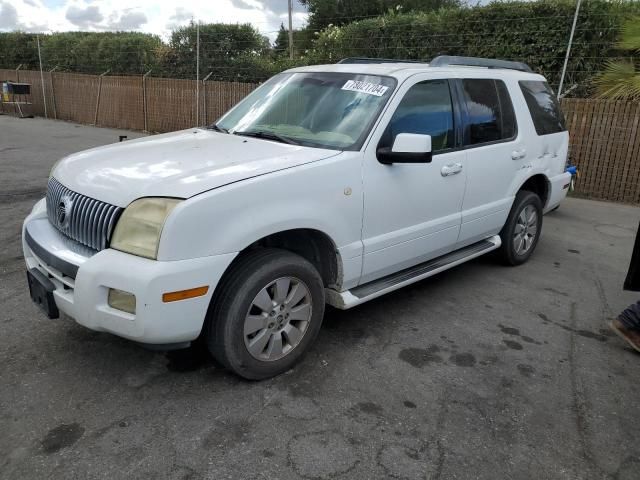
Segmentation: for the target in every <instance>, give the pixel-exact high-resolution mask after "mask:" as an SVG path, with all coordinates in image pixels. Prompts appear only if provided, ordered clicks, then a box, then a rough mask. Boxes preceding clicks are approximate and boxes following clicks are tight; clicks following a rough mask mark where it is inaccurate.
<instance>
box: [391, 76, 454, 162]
mask: <svg viewBox="0 0 640 480" xmlns="http://www.w3.org/2000/svg"><path fill="white" fill-rule="evenodd" d="M399 133H418V134H422V135H431V148H432V151H433V152H434V153H435V152H438V151H440V150H446V149H449V148H453V144H454V134H453V106H452V104H451V93H450V91H449V82H448V81H447V80H428V81H426V82H420V83H416V84H415V85H414V86H413V87H411V88H410V89H409V91H408V92H407V93H406V94H405V96H404V98H403V99H402V101H401V102H400V105H398V108H397V109H396V111H395V113H394V114H393V118H392V119H391V121H390V122H389V126H388V127H387V130H386V132H385V135H384V137H383V140H382V142H381V143H382V144H383V145H384V146H389V147H390V146H392V145H393V142H394V141H395V139H396V135H398V134H399Z"/></svg>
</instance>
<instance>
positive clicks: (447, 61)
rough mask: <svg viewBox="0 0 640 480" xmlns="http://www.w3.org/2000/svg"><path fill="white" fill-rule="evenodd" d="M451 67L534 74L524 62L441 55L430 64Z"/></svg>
mask: <svg viewBox="0 0 640 480" xmlns="http://www.w3.org/2000/svg"><path fill="white" fill-rule="evenodd" d="M450 65H464V66H468V67H485V68H506V69H509V70H519V71H521V72H531V73H532V72H533V70H531V67H529V65H527V64H526V63H523V62H510V61H508V60H494V59H491V58H478V57H456V56H449V55H440V56H439V57H436V58H434V59H433V60H431V61H430V62H429V66H430V67H448V66H450Z"/></svg>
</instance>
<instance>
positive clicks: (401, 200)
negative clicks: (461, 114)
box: [361, 75, 466, 283]
mask: <svg viewBox="0 0 640 480" xmlns="http://www.w3.org/2000/svg"><path fill="white" fill-rule="evenodd" d="M420 77H421V76H420V75H417V76H415V77H412V78H411V79H409V80H408V81H406V82H405V84H403V85H402V86H401V87H400V90H399V91H398V93H397V95H396V96H395V97H394V99H393V100H392V103H391V105H389V108H388V109H387V111H386V112H385V114H384V115H383V118H382V119H381V122H380V124H379V125H378V128H377V130H376V133H375V134H374V135H373V137H372V140H371V142H370V143H369V144H368V146H367V148H366V150H365V157H364V165H363V183H364V185H363V187H364V216H363V226H362V227H363V228H362V236H363V243H364V261H363V271H362V278H361V283H366V282H368V281H371V280H375V279H377V278H380V277H383V276H385V275H388V274H390V273H394V272H396V271H398V270H401V269H403V268H407V267H410V266H413V265H416V264H418V263H421V262H423V261H426V260H429V259H431V258H434V257H437V256H439V255H443V254H445V253H448V252H449V251H451V250H452V249H453V247H454V246H455V244H456V241H457V239H458V234H459V231H460V223H461V213H460V212H461V208H462V200H463V196H464V189H465V179H466V170H465V152H464V151H463V150H459V149H458V148H457V147H458V140H459V139H458V138H457V137H458V135H457V134H456V128H455V125H456V124H457V117H458V112H457V110H456V109H454V102H453V101H452V91H451V85H452V83H451V82H450V81H449V80H447V79H446V78H443V79H438V80H433V79H431V80H426V79H424V78H423V79H422V80H421V78H420ZM430 78H433V77H430ZM399 133H418V134H426V135H431V138H432V151H433V156H432V160H431V162H430V163H413V164H410V163H406V164H403V163H394V164H392V165H384V164H382V163H380V162H379V161H378V159H377V157H376V150H377V148H378V147H391V146H392V145H393V142H394V140H395V137H396V135H398V134H399Z"/></svg>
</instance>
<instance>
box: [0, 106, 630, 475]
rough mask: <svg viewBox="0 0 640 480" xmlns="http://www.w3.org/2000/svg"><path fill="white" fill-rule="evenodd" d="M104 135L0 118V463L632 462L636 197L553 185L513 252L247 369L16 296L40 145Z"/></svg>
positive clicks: (358, 315) (303, 471)
mask: <svg viewBox="0 0 640 480" xmlns="http://www.w3.org/2000/svg"><path fill="white" fill-rule="evenodd" d="M119 134H125V135H129V136H130V138H132V137H134V136H137V135H139V134H135V133H132V132H124V133H123V132H119V131H115V130H108V129H99V128H92V127H86V126H78V125H73V124H69V123H64V122H55V121H47V120H43V119H22V120H20V119H15V118H9V117H0V165H1V167H2V174H1V175H0V225H2V229H1V230H0V332H1V338H2V342H0V432H1V433H0V477H1V478H6V479H23V478H64V479H73V478H78V479H97V478H108V479H113V478H166V479H187V478H192V479H193V478H210V479H216V480H217V479H224V478H233V479H297V478H305V479H328V478H339V479H361V478H362V479H373V478H409V479H414V478H416V479H417V478H423V479H424V478H431V479H437V478H440V479H470V478H478V479H491V480H495V479H506V478H512V479H528V478H531V479H541V478H543V479H602V478H612V479H618V480H624V479H637V478H640V442H639V441H638V439H639V435H638V433H637V430H636V428H637V425H638V418H639V416H640V406H639V404H638V401H637V399H638V396H639V394H640V383H638V381H637V379H638V367H639V366H640V356H639V355H637V354H635V353H634V352H633V351H631V350H630V349H629V348H627V347H626V346H625V345H624V344H623V343H622V342H621V341H620V340H619V339H618V338H617V337H614V336H612V334H611V333H610V332H609V330H608V329H607V327H606V322H607V320H608V319H610V318H612V317H614V316H615V315H617V313H618V312H619V311H621V310H622V309H623V308H625V307H626V306H627V305H628V304H630V303H632V302H634V301H635V300H636V299H637V296H636V295H634V294H632V293H629V292H623V291H622V283H623V280H624V276H625V273H626V269H627V266H628V262H629V258H630V254H631V249H632V244H633V240H634V236H635V229H636V228H637V226H638V220H639V219H640V209H638V208H636V207H630V206H623V205H617V204H612V203H601V202H593V201H587V200H578V199H569V200H567V201H566V202H565V203H563V205H562V206H561V208H560V210H558V211H556V212H554V213H552V214H549V215H547V216H546V217H545V220H544V228H543V230H544V233H543V237H542V239H541V241H540V243H539V245H538V249H537V251H536V253H535V255H534V257H533V258H532V259H531V261H530V262H529V263H527V264H526V265H523V266H521V267H517V268H507V267H502V266H499V265H497V264H496V263H495V262H494V261H493V260H492V259H491V258H480V259H478V260H475V261H473V262H471V263H468V264H465V265H462V266H460V267H457V268H455V269H453V270H451V271H448V272H445V273H443V274H441V275H439V276H437V277H435V278H432V279H429V280H426V281H423V282H420V283H418V284H415V285H413V286H411V287H408V288H405V289H403V290H401V291H398V292H395V293H393V294H390V295H387V296H385V297H383V298H380V299H378V300H375V301H372V302H370V303H368V304H365V305H363V306H361V307H358V308H355V309H353V310H351V311H347V312H340V311H335V310H330V311H329V312H328V314H327V318H326V320H325V324H324V326H323V328H322V331H321V333H320V336H319V339H318V342H317V343H316V345H315V347H314V348H313V349H312V351H311V352H310V354H309V355H308V356H307V357H306V358H305V360H304V361H303V362H302V363H301V364H300V365H299V366H298V367H296V368H295V369H294V370H293V371H291V372H289V373H288V374H286V375H282V376H280V377H278V378H275V379H272V380H268V381H264V382H247V381H243V380H241V379H239V378H237V377H235V376H233V375H231V374H229V373H227V372H225V371H224V370H222V369H220V368H217V367H216V366H215V365H214V364H213V362H212V361H211V359H209V358H208V357H207V356H206V355H203V354H202V353H200V352H198V351H197V350H194V349H191V350H186V351H181V352H173V353H170V354H166V353H153V352H149V351H146V350H143V349H141V348H139V347H137V346H135V345H133V344H131V343H129V342H127V341H125V340H122V339H119V338H116V337H114V336H110V335H108V334H103V333H95V332H92V331H90V330H87V329H85V328H83V327H81V326H79V325H77V324H76V323H75V322H73V320H71V319H68V318H61V319H58V320H54V321H51V320H47V319H45V318H44V316H43V315H42V314H40V312H39V310H38V309H37V308H36V307H35V306H34V305H33V304H32V303H31V301H30V299H29V296H28V291H27V286H26V280H25V273H24V270H25V267H24V263H23V260H22V252H21V246H20V225H21V222H22V219H23V218H24V217H25V216H26V214H27V213H28V211H29V209H30V208H31V206H32V205H33V204H34V203H35V201H36V200H37V199H38V198H40V197H41V196H42V195H43V192H44V187H45V184H46V178H47V175H48V173H49V170H50V168H51V166H52V165H53V163H54V162H55V161H56V160H57V159H58V158H60V157H61V156H63V155H64V154H66V153H70V152H74V151H78V150H81V149H84V148H88V147H90V146H95V145H101V144H106V143H110V142H113V141H117V136H118V135H119Z"/></svg>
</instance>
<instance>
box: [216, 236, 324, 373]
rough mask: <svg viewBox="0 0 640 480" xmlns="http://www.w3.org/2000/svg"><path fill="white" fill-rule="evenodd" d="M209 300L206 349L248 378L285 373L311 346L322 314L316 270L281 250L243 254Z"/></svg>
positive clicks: (320, 292) (225, 364)
mask: <svg viewBox="0 0 640 480" xmlns="http://www.w3.org/2000/svg"><path fill="white" fill-rule="evenodd" d="M213 301H214V304H213V305H212V308H211V309H210V312H209V314H208V318H207V329H206V331H205V335H206V340H207V344H208V345H209V350H210V351H211V353H212V354H213V356H214V357H215V358H216V360H218V361H219V362H220V363H222V364H223V365H224V366H226V367H227V368H229V369H230V370H232V371H233V372H235V373H237V374H238V375H240V376H242V377H244V378H247V379H251V380H261V379H265V378H269V377H273V376H275V375H278V374H280V373H283V372H286V371H287V370H289V369H290V368H291V367H292V366H293V365H294V364H295V363H296V362H297V361H298V360H299V359H300V358H301V357H302V355H303V354H304V353H305V351H306V350H307V349H308V347H309V346H310V345H311V344H312V343H313V341H314V339H315V337H316V336H317V334H318V331H319V330H320V325H321V324H322V317H323V316H324V286H323V283H322V279H321V278H320V275H319V274H318V271H317V270H316V269H315V268H314V266H313V265H312V264H311V263H309V262H308V261H307V260H306V259H304V258H302V257H300V256H299V255H296V254H293V253H291V252H288V251H285V250H277V249H263V250H256V251H253V252H248V253H245V254H243V256H242V257H241V258H239V259H238V260H237V261H236V262H235V264H234V265H233V266H232V267H231V269H230V271H229V272H228V273H227V274H226V275H225V278H224V279H223V280H222V283H221V285H220V291H219V293H218V294H217V295H216V296H215V297H214V300H213Z"/></svg>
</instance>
